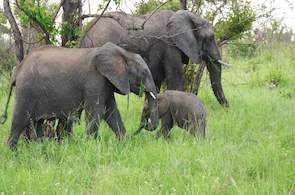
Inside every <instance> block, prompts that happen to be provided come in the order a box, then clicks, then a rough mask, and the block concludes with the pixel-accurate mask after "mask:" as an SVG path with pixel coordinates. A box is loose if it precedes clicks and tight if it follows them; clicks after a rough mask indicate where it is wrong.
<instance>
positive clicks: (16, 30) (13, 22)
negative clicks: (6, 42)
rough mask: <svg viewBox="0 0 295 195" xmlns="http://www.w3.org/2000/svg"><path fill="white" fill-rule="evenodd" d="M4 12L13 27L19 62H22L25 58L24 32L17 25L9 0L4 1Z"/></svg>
mask: <svg viewBox="0 0 295 195" xmlns="http://www.w3.org/2000/svg"><path fill="white" fill-rule="evenodd" d="M3 7H4V13H5V15H6V17H7V19H8V21H9V24H10V26H11V29H12V33H13V37H14V41H15V55H16V57H17V60H18V62H21V61H22V60H23V58H24V44H23V40H22V34H21V32H20V30H19V28H18V26H17V23H16V20H15V18H14V16H13V14H12V11H11V7H10V4H9V0H4V1H3Z"/></svg>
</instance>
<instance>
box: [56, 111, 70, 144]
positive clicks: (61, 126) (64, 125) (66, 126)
mask: <svg viewBox="0 0 295 195" xmlns="http://www.w3.org/2000/svg"><path fill="white" fill-rule="evenodd" d="M72 131H73V121H72V120H71V119H69V118H68V117H66V116H64V117H61V118H59V120H58V124H57V128H56V134H57V140H58V141H61V140H62V139H63V137H64V136H65V135H67V136H71V135H72Z"/></svg>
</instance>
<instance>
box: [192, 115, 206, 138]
mask: <svg viewBox="0 0 295 195" xmlns="http://www.w3.org/2000/svg"><path fill="white" fill-rule="evenodd" d="M188 131H189V133H190V134H192V135H193V136H195V137H199V138H205V137H206V120H205V119H199V120H196V121H195V122H194V123H192V124H191V125H189V126H188Z"/></svg>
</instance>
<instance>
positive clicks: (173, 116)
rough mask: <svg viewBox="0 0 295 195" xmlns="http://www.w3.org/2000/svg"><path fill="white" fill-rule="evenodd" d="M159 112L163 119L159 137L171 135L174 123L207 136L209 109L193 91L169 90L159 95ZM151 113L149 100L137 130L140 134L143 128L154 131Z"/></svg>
mask: <svg viewBox="0 0 295 195" xmlns="http://www.w3.org/2000/svg"><path fill="white" fill-rule="evenodd" d="M157 103H158V114H159V118H160V119H161V124H162V125H161V129H160V130H159V131H158V133H157V137H160V136H162V135H163V136H164V137H165V138H166V137H168V136H169V133H170V130H171V128H172V127H173V124H176V125H177V126H178V127H180V128H183V129H186V130H187V131H188V132H189V133H190V134H192V135H194V136H198V137H201V138H205V136H206V116H207V111H206V109H205V107H204V105H203V104H202V102H201V101H200V100H199V99H198V98H197V96H196V95H194V94H192V93H186V92H182V91H175V90H167V91H165V92H164V93H161V94H158V95H157ZM149 117H150V113H149V110H148V105H147V102H145V106H144V109H143V111H142V115H141V122H140V127H139V128H138V130H136V132H135V134H138V133H139V132H140V131H141V130H142V129H143V128H145V129H147V130H149V131H152V130H154V129H151V128H150V127H151V125H150V124H149V123H148V119H149Z"/></svg>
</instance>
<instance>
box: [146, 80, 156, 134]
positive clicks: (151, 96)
mask: <svg viewBox="0 0 295 195" xmlns="http://www.w3.org/2000/svg"><path fill="white" fill-rule="evenodd" d="M144 84H145V91H146V93H145V95H146V99H147V102H148V110H149V117H150V119H151V124H150V125H149V130H155V129H156V128H157V126H158V123H159V113H158V104H157V90H156V86H155V84H154V81H153V79H152V78H149V79H146V80H145V82H144Z"/></svg>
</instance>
